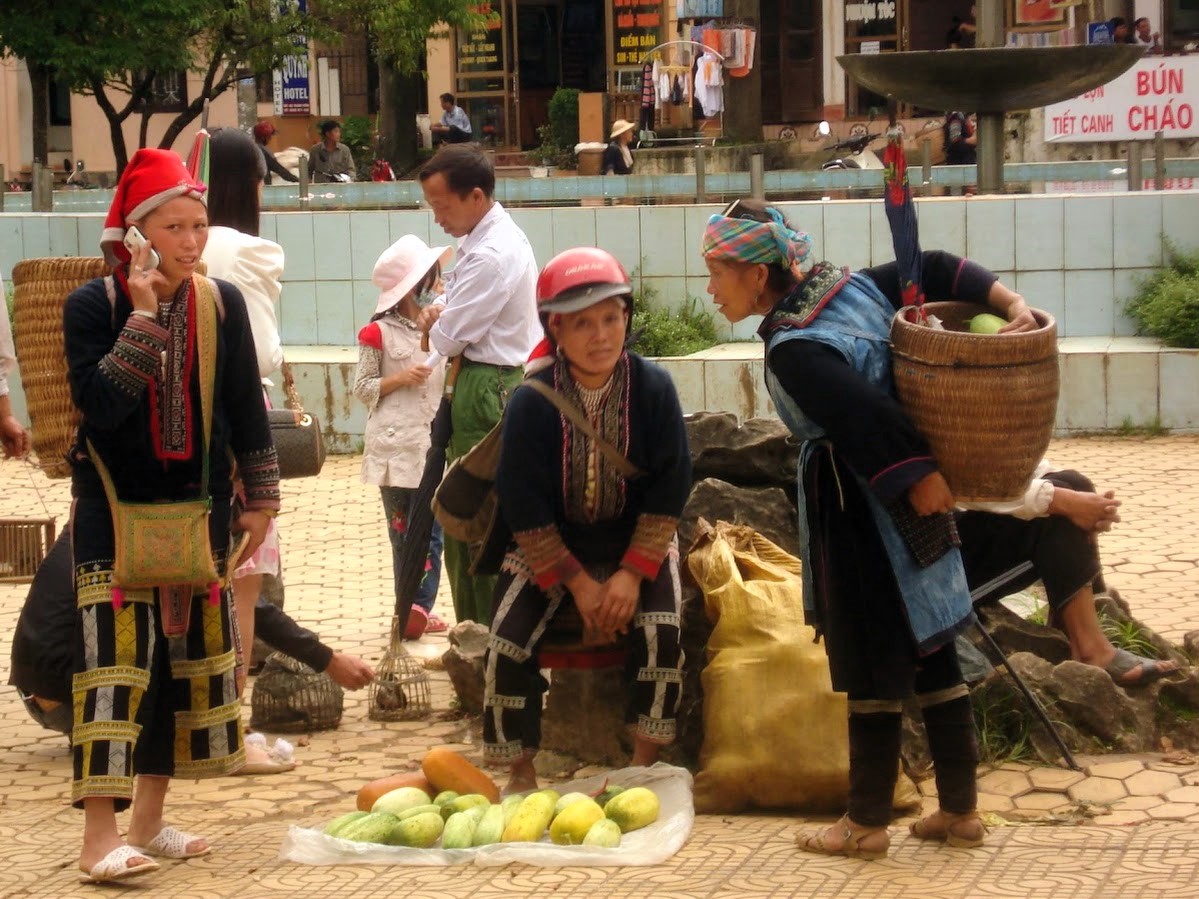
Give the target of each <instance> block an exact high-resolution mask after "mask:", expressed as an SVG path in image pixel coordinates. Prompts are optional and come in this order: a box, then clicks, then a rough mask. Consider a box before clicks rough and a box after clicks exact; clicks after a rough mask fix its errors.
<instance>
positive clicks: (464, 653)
mask: <svg viewBox="0 0 1199 899" xmlns="http://www.w3.org/2000/svg"><path fill="white" fill-rule="evenodd" d="M448 637H449V640H450V648H449V649H447V650H446V651H445V652H444V653H442V655H441V662H442V664H443V665H444V666H445V671H446V674H448V675H449V676H450V683H451V684H452V685H453V687H454V693H456V694H457V696H458V704H459V706H460V707H461V708H462V711H464V712H466V713H468V714H471V715H481V714H483V654H484V653H485V652H486V651H487V637H488V630H487V628H485V627H484V626H483V625H481V624H479V623H478V622H477V621H464V622H462V623H461V624H457V625H455V626H454V627H453V628H451V629H450V631H449V634H448Z"/></svg>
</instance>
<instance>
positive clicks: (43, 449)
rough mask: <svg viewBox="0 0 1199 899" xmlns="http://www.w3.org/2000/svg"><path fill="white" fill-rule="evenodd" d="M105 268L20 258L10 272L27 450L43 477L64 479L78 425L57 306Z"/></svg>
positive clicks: (89, 261)
mask: <svg viewBox="0 0 1199 899" xmlns="http://www.w3.org/2000/svg"><path fill="white" fill-rule="evenodd" d="M109 270H110V269H109V266H108V265H107V264H106V263H105V262H104V260H103V259H101V258H100V257H99V256H96V257H55V258H50V259H26V260H24V261H23V262H18V263H17V264H16V265H15V266H14V267H13V270H12V282H13V342H14V344H15V345H16V350H17V364H18V366H19V367H20V372H21V385H22V387H23V388H24V390H25V402H26V404H27V406H28V409H29V420H30V423H31V424H32V439H33V451H34V453H35V454H36V455H37V458H38V464H39V465H40V466H41V468H42V471H43V472H45V474H46V477H49V478H65V477H68V476H70V474H71V468H70V466H69V465H68V464H67V460H66V456H67V452H68V451H69V450H70V448H71V443H72V442H73V441H74V439H75V431H76V429H77V428H78V427H79V421H80V415H79V412H78V410H77V409H76V408H75V406H74V404H73V403H72V402H71V389H70V386H69V384H68V383H67V360H66V351H65V349H64V347H63V333H62V309H63V304H64V303H65V302H66V299H67V297H68V296H69V295H70V294H71V291H73V290H75V288H77V287H79V286H80V285H82V284H85V283H87V282H88V281H91V280H93V279H94V278H100V277H103V276H104V275H106V274H108V272H109Z"/></svg>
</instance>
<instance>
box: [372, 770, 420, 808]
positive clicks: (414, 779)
mask: <svg viewBox="0 0 1199 899" xmlns="http://www.w3.org/2000/svg"><path fill="white" fill-rule="evenodd" d="M400 787H416V788H417V789H418V790H423V791H424V792H425V793H426V794H428V795H429V796H432V795H433V793H434V792H435V791H434V790H433V788H432V787H431V786H429V779H428V778H427V777H425V775H424V774H422V773H421V772H420V771H406V772H404V773H403V774H392V775H391V776H390V777H380V778H379V779H378V780H372V781H371V782H370V783H368V784H365V785H364V786H363V787H362V788H361V789H360V790H359V791H358V803H357V805H358V811H360V812H369V811H370V810H371V807H372V806H373V805H374V804H375V802H376V801H378V799H379V797H380V796H382V795H383V794H384V793H390V792H391V791H392V790H398V789H399V788H400Z"/></svg>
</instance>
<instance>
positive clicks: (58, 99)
mask: <svg viewBox="0 0 1199 899" xmlns="http://www.w3.org/2000/svg"><path fill="white" fill-rule="evenodd" d="M50 124H51V125H70V124H71V86H70V85H69V84H68V83H67V82H66V81H62V80H61V79H58V78H51V79H50Z"/></svg>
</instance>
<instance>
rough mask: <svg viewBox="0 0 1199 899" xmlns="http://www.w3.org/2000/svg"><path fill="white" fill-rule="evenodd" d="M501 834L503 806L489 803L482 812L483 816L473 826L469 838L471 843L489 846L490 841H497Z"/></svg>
mask: <svg viewBox="0 0 1199 899" xmlns="http://www.w3.org/2000/svg"><path fill="white" fill-rule="evenodd" d="M468 814H469V813H468ZM503 835H504V807H503V806H502V805H489V806H487V809H486V810H485V811H484V812H483V818H482V819H481V820H480V821H479V823H478V824H477V825H476V826H475V834H474V837H473V838H472V839H471V845H472V846H490V845H491V844H492V843H498V842H499V841H500V838H501V837H502V836H503Z"/></svg>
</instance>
